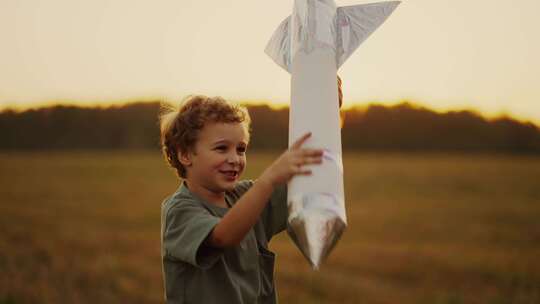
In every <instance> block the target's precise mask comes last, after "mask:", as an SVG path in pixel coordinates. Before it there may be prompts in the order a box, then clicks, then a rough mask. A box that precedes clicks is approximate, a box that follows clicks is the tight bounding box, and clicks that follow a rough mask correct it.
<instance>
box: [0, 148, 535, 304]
mask: <svg viewBox="0 0 540 304" xmlns="http://www.w3.org/2000/svg"><path fill="white" fill-rule="evenodd" d="M274 156H275V155H273V154H263V153H251V154H249V160H248V171H247V172H246V174H245V176H244V177H245V178H254V177H256V176H257V174H258V173H260V172H261V170H262V169H263V168H264V167H265V166H266V165H268V164H269V163H270V162H271V160H272V158H273V157H274ZM344 162H345V164H344V165H345V166H344V167H345V182H346V186H345V187H346V188H345V189H346V196H347V197H346V199H347V212H348V221H349V227H348V229H347V231H346V232H345V234H344V236H343V238H342V239H341V241H340V242H339V243H338V245H337V247H336V249H335V250H334V252H333V253H332V254H331V255H330V257H329V259H328V260H327V262H326V263H325V264H324V265H323V266H322V268H321V270H320V271H319V272H314V271H312V270H311V269H310V267H309V265H308V264H307V262H306V261H305V260H304V258H303V257H302V256H301V254H300V252H299V251H298V250H297V249H296V248H295V247H294V246H293V245H292V242H291V241H290V240H289V239H288V236H287V235H286V234H281V235H279V236H278V237H276V238H275V239H274V240H273V242H272V244H271V249H272V250H273V251H275V252H276V253H277V255H278V259H277V264H276V268H277V269H276V283H277V286H278V294H279V299H280V302H281V303H400V304H402V303H403V304H407V303H436V304H439V303H440V304H442V303H448V304H450V303H452V304H458V303H493V304H503V303H530V304H533V303H535V304H536V303H540V157H526V156H519V157H518V156H496V155H455V154H454V155H452V154H449V155H443V154H414V155H401V154H387V153H386V154H377V153H370V154H346V155H345V158H344ZM177 185H178V181H177V179H176V177H175V175H174V173H173V172H172V171H170V170H168V169H167V168H166V166H165V163H164V162H163V160H162V159H161V156H160V155H159V153H158V152H129V151H124V152H114V153H112V152H79V153H60V152H58V153H5V152H4V153H1V154H0V303H2V304H6V303H161V302H162V295H163V286H162V278H161V264H160V258H159V230H160V225H159V221H160V215H159V211H160V204H161V201H162V200H163V199H164V198H165V197H166V196H167V195H168V194H170V193H172V192H173V191H174V190H175V189H176V187H177Z"/></svg>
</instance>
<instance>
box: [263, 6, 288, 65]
mask: <svg viewBox="0 0 540 304" xmlns="http://www.w3.org/2000/svg"><path fill="white" fill-rule="evenodd" d="M290 20H291V16H289V17H287V18H285V20H283V21H282V22H281V23H280V24H279V26H278V28H277V29H276V30H275V31H274V34H273V35H272V38H270V41H268V44H267V45H266V48H265V49H264V52H265V53H266V54H267V55H268V56H270V58H272V60H274V62H275V63H277V64H278V65H279V66H280V67H282V68H283V69H285V71H287V72H289V73H290V72H291V71H290V66H291V65H290V64H291V37H290V32H289V31H290Z"/></svg>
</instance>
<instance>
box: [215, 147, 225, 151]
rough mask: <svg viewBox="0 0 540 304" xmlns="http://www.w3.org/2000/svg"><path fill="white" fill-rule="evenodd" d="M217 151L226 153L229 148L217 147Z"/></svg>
mask: <svg viewBox="0 0 540 304" xmlns="http://www.w3.org/2000/svg"><path fill="white" fill-rule="evenodd" d="M216 150H218V151H225V150H227V147H226V146H217V147H216Z"/></svg>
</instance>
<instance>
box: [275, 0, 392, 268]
mask: <svg viewBox="0 0 540 304" xmlns="http://www.w3.org/2000/svg"><path fill="white" fill-rule="evenodd" d="M399 3H400V2H399V1H389V2H379V3H371V4H362V5H354V6H344V7H336V4H335V3H334V1H333V0H295V1H294V8H293V13H292V15H291V16H289V17H287V18H286V19H285V20H284V21H283V22H281V24H280V25H279V27H278V28H277V30H276V31H275V32H274V34H273V36H272V38H271V39H270V41H269V42H268V45H267V46H266V49H265V52H266V53H267V54H268V55H269V56H270V57H271V58H272V59H273V60H274V61H275V62H276V63H277V64H278V65H279V66H281V67H282V68H284V69H285V70H286V71H287V72H289V73H290V74H291V106H290V113H289V146H290V145H291V144H292V142H294V141H295V140H296V139H297V138H299V137H300V136H302V135H303V134H305V133H306V132H309V131H311V132H312V136H311V138H310V139H308V141H307V142H306V143H305V144H304V147H306V148H318V149H320V148H322V149H324V151H325V153H324V155H323V163H322V164H321V165H317V166H312V167H311V168H310V169H311V170H312V175H310V176H297V177H294V178H293V179H292V180H291V181H290V183H289V187H288V208H289V218H288V228H287V231H288V233H289V235H290V237H291V238H292V240H293V241H294V242H295V243H296V245H297V246H298V248H299V249H300V250H301V251H302V253H303V254H304V256H305V257H306V258H307V259H308V261H309V262H310V264H311V265H312V266H313V267H314V268H315V269H318V267H319V265H320V263H321V262H322V261H323V260H324V259H325V258H326V256H328V254H329V253H330V251H331V250H332V248H333V247H334V245H335V244H336V242H337V241H338V240H339V238H340V237H341V234H342V233H343V230H344V229H345V226H346V225H347V218H346V215H345V201H344V189H343V164H342V159H341V130H340V123H339V106H338V100H337V99H338V91H337V90H338V89H337V82H336V73H337V70H338V68H339V67H340V66H341V65H342V64H343V62H345V60H347V58H348V57H349V56H350V55H351V54H352V53H353V52H354V50H356V48H357V47H358V46H359V45H360V44H361V43H362V42H363V41H364V40H365V39H366V38H367V37H368V36H369V35H370V34H371V33H372V32H373V31H375V29H377V28H378V27H379V26H380V25H381V24H382V23H383V22H384V21H385V20H386V18H387V17H388V16H389V15H390V14H391V13H392V12H393V11H394V9H395V8H396V6H397V5H398V4H399Z"/></svg>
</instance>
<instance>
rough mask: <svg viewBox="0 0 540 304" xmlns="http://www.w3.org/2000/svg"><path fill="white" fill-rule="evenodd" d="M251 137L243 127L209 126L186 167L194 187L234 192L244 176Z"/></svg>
mask: <svg viewBox="0 0 540 304" xmlns="http://www.w3.org/2000/svg"><path fill="white" fill-rule="evenodd" d="M248 141H249V137H248V132H247V130H246V128H245V127H244V125H243V124H242V123H208V124H206V125H205V126H204V127H203V129H202V130H201V131H200V132H199V134H198V140H197V142H196V143H195V151H194V153H188V156H187V157H189V162H190V164H189V165H188V166H186V169H187V178H188V179H189V181H190V183H191V184H196V185H197V186H198V187H203V188H205V189H207V190H209V191H212V192H223V191H226V190H232V189H233V188H234V186H235V185H236V182H237V181H238V180H239V178H240V175H241V174H242V173H243V172H244V168H245V166H246V149H247V145H248Z"/></svg>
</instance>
